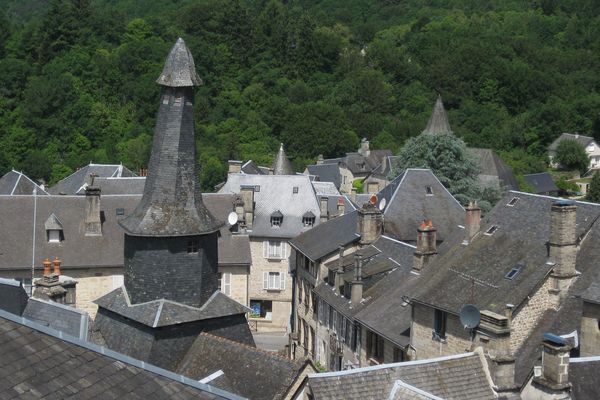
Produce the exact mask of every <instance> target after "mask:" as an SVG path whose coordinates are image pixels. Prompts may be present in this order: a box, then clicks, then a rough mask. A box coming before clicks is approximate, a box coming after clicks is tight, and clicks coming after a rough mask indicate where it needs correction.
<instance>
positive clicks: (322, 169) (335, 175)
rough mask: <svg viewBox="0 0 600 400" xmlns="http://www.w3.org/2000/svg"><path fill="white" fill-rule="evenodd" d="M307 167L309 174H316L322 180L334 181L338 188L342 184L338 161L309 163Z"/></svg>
mask: <svg viewBox="0 0 600 400" xmlns="http://www.w3.org/2000/svg"><path fill="white" fill-rule="evenodd" d="M306 169H307V170H308V173H309V175H313V176H316V177H317V180H318V181H320V182H332V183H333V184H334V185H335V187H336V188H338V189H339V188H340V185H341V184H342V175H341V174H340V167H339V166H338V165H337V163H332V164H316V165H307V166H306Z"/></svg>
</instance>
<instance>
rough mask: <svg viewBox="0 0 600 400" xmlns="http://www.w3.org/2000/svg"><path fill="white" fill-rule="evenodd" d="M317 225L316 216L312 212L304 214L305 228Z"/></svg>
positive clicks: (303, 222) (303, 223)
mask: <svg viewBox="0 0 600 400" xmlns="http://www.w3.org/2000/svg"><path fill="white" fill-rule="evenodd" d="M314 224H315V214H313V213H312V212H311V211H308V212H306V213H304V215H303V216H302V226H303V227H305V228H306V227H311V226H313V225H314Z"/></svg>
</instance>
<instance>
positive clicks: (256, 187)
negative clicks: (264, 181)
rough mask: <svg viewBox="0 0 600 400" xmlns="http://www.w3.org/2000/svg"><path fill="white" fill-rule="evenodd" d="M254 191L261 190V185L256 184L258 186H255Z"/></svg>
mask: <svg viewBox="0 0 600 400" xmlns="http://www.w3.org/2000/svg"><path fill="white" fill-rule="evenodd" d="M254 191H255V192H256V193H258V192H260V185H256V186H254Z"/></svg>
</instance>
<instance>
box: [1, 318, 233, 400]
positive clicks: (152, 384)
mask: <svg viewBox="0 0 600 400" xmlns="http://www.w3.org/2000/svg"><path fill="white" fill-rule="evenodd" d="M0 342H2V357H0V394H1V396H2V397H11V398H12V397H22V398H25V397H32V398H71V397H78V398H82V399H89V398H99V397H111V398H121V399H125V398H157V399H159V398H178V399H206V400H209V399H222V398H223V399H240V397H238V396H236V395H233V394H231V393H228V392H226V391H223V390H221V389H218V388H215V387H212V386H209V385H206V384H202V383H199V382H197V381H194V380H192V379H189V378H186V377H184V376H181V375H177V374H174V373H172V372H169V371H166V370H164V369H161V368H157V367H155V366H153V365H150V364H147V363H142V362H141V361H138V360H135V359H133V358H131V357H127V356H125V355H123V354H119V353H117V352H114V351H112V350H109V349H106V348H103V347H100V346H96V345H93V344H91V343H89V342H85V341H82V340H79V339H77V338H74V337H71V336H69V335H64V334H62V333H60V332H58V331H56V330H54V329H51V328H48V327H46V326H42V325H41V324H38V323H35V322H32V321H29V320H27V319H24V318H20V317H16V316H14V315H11V314H9V313H6V312H4V311H0ZM49 365H51V366H52V367H51V368H50V367H49Z"/></svg>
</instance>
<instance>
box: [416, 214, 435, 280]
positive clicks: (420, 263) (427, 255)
mask: <svg viewBox="0 0 600 400" xmlns="http://www.w3.org/2000/svg"><path fill="white" fill-rule="evenodd" d="M436 231H437V230H436V229H435V228H434V226H433V223H432V222H431V220H426V221H423V222H422V223H421V225H420V226H419V227H418V228H417V249H416V250H415V252H414V255H413V270H414V271H417V272H419V271H421V270H422V269H423V268H424V267H425V266H426V265H427V264H429V262H431V260H432V259H433V258H434V257H435V255H436V254H437V242H436V240H437V238H436Z"/></svg>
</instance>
